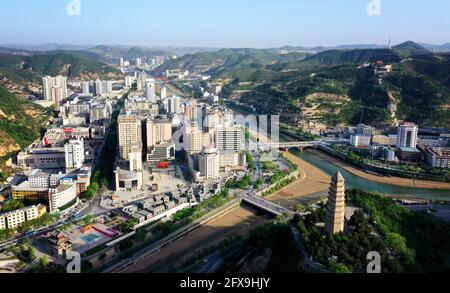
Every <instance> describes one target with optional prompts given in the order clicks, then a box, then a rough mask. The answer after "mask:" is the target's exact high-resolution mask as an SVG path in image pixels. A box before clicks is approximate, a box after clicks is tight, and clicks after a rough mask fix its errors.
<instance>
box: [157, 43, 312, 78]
mask: <svg viewBox="0 0 450 293" xmlns="http://www.w3.org/2000/svg"><path fill="white" fill-rule="evenodd" d="M309 55H310V54H308V53H300V52H292V53H288V54H280V53H279V50H278V49H250V48H235V49H222V50H219V51H214V52H200V53H195V54H186V55H184V56H182V57H180V58H177V59H175V60H169V61H167V62H165V63H164V64H163V65H161V66H160V67H159V68H158V69H157V71H165V70H168V69H183V70H189V71H191V72H200V73H209V74H213V75H225V74H227V73H228V72H229V71H232V70H237V69H238V68H243V67H244V66H252V67H256V68H257V67H258V66H264V65H272V64H276V63H284V62H296V61H299V60H302V59H304V58H305V57H307V56H309Z"/></svg>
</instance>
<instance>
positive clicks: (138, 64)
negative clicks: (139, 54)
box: [136, 58, 142, 66]
mask: <svg viewBox="0 0 450 293" xmlns="http://www.w3.org/2000/svg"><path fill="white" fill-rule="evenodd" d="M141 65H142V59H141V58H136V66H141Z"/></svg>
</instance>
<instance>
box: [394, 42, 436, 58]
mask: <svg viewBox="0 0 450 293" xmlns="http://www.w3.org/2000/svg"><path fill="white" fill-rule="evenodd" d="M392 49H393V50H394V51H396V52H397V53H399V54H400V55H401V56H403V57H411V56H417V55H426V54H430V53H431V52H430V51H429V50H427V49H426V48H424V47H422V46H421V45H419V44H417V43H414V42H412V41H408V42H404V43H401V44H399V45H397V46H394V47H392Z"/></svg>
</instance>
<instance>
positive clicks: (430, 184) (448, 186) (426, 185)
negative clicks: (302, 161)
mask: <svg viewBox="0 0 450 293" xmlns="http://www.w3.org/2000/svg"><path fill="white" fill-rule="evenodd" d="M307 151H308V152H310V153H312V154H314V155H315V156H318V157H319V158H321V159H323V160H326V161H327V162H329V163H332V164H334V165H336V166H338V167H340V168H342V169H344V170H346V171H348V172H349V173H351V174H353V175H355V176H358V177H361V178H363V179H366V180H370V181H373V182H377V183H383V184H390V185H394V186H400V187H412V188H420V189H439V190H450V183H444V182H436V181H425V180H414V179H407V178H400V177H388V176H381V175H380V176H377V175H374V174H369V173H366V172H364V171H363V170H361V169H358V168H356V167H354V166H352V165H350V164H348V163H346V162H344V161H342V160H339V159H337V158H335V157H332V156H330V155H327V154H325V153H323V152H320V151H318V150H307Z"/></svg>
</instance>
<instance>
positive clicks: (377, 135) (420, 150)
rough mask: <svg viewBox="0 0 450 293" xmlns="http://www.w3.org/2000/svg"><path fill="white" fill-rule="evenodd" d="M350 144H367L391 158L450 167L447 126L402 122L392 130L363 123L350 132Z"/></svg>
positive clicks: (392, 160)
mask: <svg viewBox="0 0 450 293" xmlns="http://www.w3.org/2000/svg"><path fill="white" fill-rule="evenodd" d="M350 144H351V145H352V146H355V147H360V148H365V147H368V148H369V149H370V152H371V154H372V156H373V157H377V158H378V157H382V158H384V159H386V160H387V161H391V162H398V161H401V162H404V163H413V164H420V163H425V164H427V165H428V166H430V167H433V168H450V165H449V163H448V162H449V155H448V154H449V152H450V148H449V147H450V131H449V130H447V129H440V128H436V129H420V128H419V126H418V125H417V124H415V123H411V122H403V123H400V124H399V126H398V127H397V129H395V132H393V131H392V130H389V129H388V130H380V129H375V128H374V127H371V126H367V125H363V124H360V125H358V126H357V127H356V129H355V134H353V135H351V137H350Z"/></svg>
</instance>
